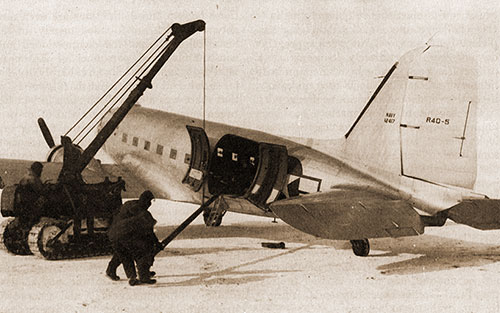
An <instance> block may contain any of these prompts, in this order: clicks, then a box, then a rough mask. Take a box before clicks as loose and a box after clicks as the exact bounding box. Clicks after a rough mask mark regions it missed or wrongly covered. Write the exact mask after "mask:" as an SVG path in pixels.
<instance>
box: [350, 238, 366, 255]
mask: <svg viewBox="0 0 500 313" xmlns="http://www.w3.org/2000/svg"><path fill="white" fill-rule="evenodd" d="M351 246H352V251H353V252H354V254H355V255H357V256H367V255H368V254H369V253H370V242H369V241H368V239H361V240H351Z"/></svg>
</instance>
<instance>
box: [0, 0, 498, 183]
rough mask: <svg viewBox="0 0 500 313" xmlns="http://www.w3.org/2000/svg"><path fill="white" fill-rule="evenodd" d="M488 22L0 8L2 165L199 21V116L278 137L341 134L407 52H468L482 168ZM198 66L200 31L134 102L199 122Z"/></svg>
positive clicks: (294, 5) (126, 5)
mask: <svg viewBox="0 0 500 313" xmlns="http://www.w3.org/2000/svg"><path fill="white" fill-rule="evenodd" d="M499 13H500V8H499V4H497V2H496V1H480V2H478V1H460V2H458V1H435V0H432V1H427V0H426V1H311V0H309V1H120V2H118V1H116V2H112V1H73V2H71V1H33V2H27V1H23V2H19V3H18V2H7V1H3V2H2V4H1V7H0V16H1V18H0V29H1V36H0V48H1V59H0V75H1V78H2V79H1V83H0V84H1V85H0V91H1V97H0V99H1V100H0V114H1V115H0V121H1V122H2V134H1V139H0V140H1V141H0V148H1V150H0V151H1V157H16V158H27V159H41V158H43V157H44V155H45V153H46V151H47V150H46V147H45V143H44V141H43V139H42V137H41V134H40V131H39V130H38V126H37V124H36V119H37V117H39V116H43V117H44V118H45V120H46V121H47V124H48V125H49V127H50V129H51V130H52V132H53V134H54V137H56V138H58V136H60V135H61V134H64V133H65V132H66V130H67V129H68V128H69V127H70V126H71V125H72V124H73V123H74V122H75V121H76V120H77V119H78V117H79V116H80V115H81V114H83V113H84V112H85V111H86V110H87V108H89V107H90V106H91V105H92V104H93V103H94V102H95V101H96V100H97V99H98V98H99V96H100V95H101V94H102V93H104V91H106V89H107V88H108V87H109V86H110V85H111V84H112V83H113V82H114V81H115V80H116V78H118V77H119V76H120V75H121V74H122V73H123V72H124V71H125V70H126V69H127V68H128V66H129V65H130V64H131V63H132V62H134V61H135V59H136V58H137V57H138V56H139V55H140V54H141V53H142V51H144V50H145V49H146V48H147V47H148V46H149V44H150V43H151V42H152V41H153V40H154V39H156V38H157V36H158V35H159V34H160V33H161V32H163V31H164V30H165V29H166V28H168V27H169V26H170V25H171V24H172V23H174V22H179V23H184V22H188V21H191V20H196V19H203V20H205V21H206V22H207V31H206V60H207V66H206V81H207V85H206V95H207V97H206V105H207V118H208V119H211V120H216V121H221V122H226V123H230V124H237V125H240V126H244V127H250V128H256V129H262V130H265V131H268V132H273V133H277V134H284V135H289V136H305V137H319V138H334V137H339V136H341V135H342V134H343V133H344V132H345V131H346V130H347V129H348V127H349V126H350V124H351V123H352V122H353V120H354V119H355V118H356V116H357V114H358V113H359V112H360V110H361V109H362V108H363V106H364V105H365V103H366V101H367V100H368V98H369V97H370V95H371V93H372V92H373V90H374V89H375V87H376V86H377V84H378V83H379V79H377V78H376V77H377V76H379V75H384V74H385V73H386V72H387V70H388V69H389V68H390V66H391V65H392V64H393V63H394V62H395V61H396V60H397V59H398V58H399V57H400V56H401V55H402V54H404V53H405V52H406V51H408V50H410V49H412V48H414V47H417V46H421V45H422V44H424V43H425V42H427V41H429V40H430V43H431V44H441V45H446V46H449V47H453V48H454V49H458V50H465V51H467V52H468V53H470V54H471V55H473V56H474V57H476V59H477V61H478V64H479V75H480V77H479V102H480V103H479V112H478V113H479V114H478V136H479V140H478V151H479V153H480V155H479V157H480V162H481V164H483V165H482V166H483V167H484V166H493V165H492V164H493V163H492V162H497V161H496V159H497V156H498V155H499V154H500V142H499V140H498V138H499V135H500V126H499V122H498V121H500V110H498V109H497V99H498V95H499V79H498V78H499V75H498V74H499V64H498V61H499V60H498V58H499V56H500V54H499V45H498V41H499V39H498V38H499V35H500V33H499V27H500V26H499V23H498V20H499V17H500V14H499ZM202 61H203V34H201V33H199V34H196V35H195V36H193V37H191V38H189V39H188V40H187V41H186V42H184V43H183V44H182V46H181V47H180V48H179V49H178V50H177V51H176V52H175V54H174V56H173V57H172V58H171V60H170V61H169V62H168V63H167V65H166V66H165V68H164V69H163V70H162V72H161V73H160V74H159V75H158V77H157V78H155V80H154V81H153V86H154V89H153V90H150V91H147V92H146V95H145V96H144V97H143V98H142V99H141V100H140V103H141V104H142V105H144V106H148V107H152V108H157V109H162V110H168V111H172V112H176V113H181V114H190V115H194V116H196V117H201V112H202V95H203V91H202V86H203V84H202V83H203V63H202ZM484 164H486V165H484ZM496 165H497V163H495V166H493V167H492V168H494V169H496V168H498V167H496ZM499 165H500V163H499ZM496 177H500V175H496V176H495V181H496V180H498V181H500V179H496Z"/></svg>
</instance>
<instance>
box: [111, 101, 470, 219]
mask: <svg viewBox="0 0 500 313" xmlns="http://www.w3.org/2000/svg"><path fill="white" fill-rule="evenodd" d="M186 125H191V126H196V127H202V125H203V123H202V121H201V120H199V119H195V118H191V117H188V116H182V115H178V114H174V113H168V112H164V111H159V110H153V109H148V108H144V107H141V106H137V107H135V108H133V109H132V110H131V111H130V113H129V114H128V116H127V117H126V118H125V119H124V120H123V122H122V123H121V124H120V126H119V127H118V128H117V129H116V130H115V132H114V134H113V135H112V136H111V137H110V138H109V139H108V141H107V142H106V144H105V146H104V148H105V151H106V152H107V153H108V154H109V155H110V156H111V157H112V158H113V159H114V160H115V161H116V163H117V164H118V165H120V166H123V167H125V168H126V169H127V170H129V171H130V172H132V173H133V174H134V175H135V176H136V177H137V178H139V179H141V180H142V181H143V182H144V183H145V184H146V185H147V186H150V187H151V189H152V190H153V192H155V194H157V196H158V197H159V198H165V199H169V200H174V201H181V202H190V203H201V199H202V191H198V192H194V191H193V190H192V189H190V188H189V186H188V185H185V184H182V180H183V178H184V177H185V175H186V172H187V171H188V169H189V161H190V153H191V141H190V137H189V134H188V132H187V130H186ZM205 131H206V133H207V136H208V138H209V141H210V147H211V150H213V149H214V146H215V144H216V143H217V142H218V141H219V139H220V138H221V137H223V136H224V135H226V134H233V135H237V136H241V137H244V138H248V139H251V140H254V141H257V142H267V143H273V144H277V145H283V146H286V148H287V150H288V155H289V156H292V157H295V158H297V159H298V160H300V162H301V164H302V168H303V174H304V175H307V176H310V177H315V178H319V179H321V187H320V191H328V190H331V189H333V188H338V187H346V186H347V187H349V188H359V189H366V190H371V191H376V192H377V193H381V194H384V195H386V196H388V197H390V198H393V199H404V200H408V201H409V202H410V203H411V204H413V205H414V206H415V207H417V208H419V209H421V210H423V211H426V212H429V213H434V212H437V211H439V210H443V209H446V208H448V207H450V206H451V205H454V204H456V203H457V202H459V201H461V200H462V199H463V198H471V197H474V195H475V194H474V193H473V192H471V191H470V190H465V189H459V188H453V187H447V186H440V185H436V184H432V183H427V182H423V181H418V180H414V179H410V178H407V177H402V176H400V175H395V174H391V173H387V172H384V171H383V170H380V169H376V168H366V167H363V166H361V165H360V164H357V162H356V160H349V159H346V158H343V157H342V151H343V147H342V146H340V147H332V146H324V145H323V146H319V145H318V146H317V145H315V143H314V141H310V142H308V145H307V146H306V145H303V144H299V143H296V142H294V141H291V140H288V139H284V138H282V137H278V136H275V135H271V134H268V133H264V132H261V131H256V130H251V129H244V128H239V127H235V126H229V125H224V124H220V123H215V122H209V121H207V122H206V123H205ZM340 144H342V142H340ZM375 177H376V178H375ZM229 209H231V208H229ZM237 211H238V212H240V213H242V212H241V208H239V209H238V210H237ZM260 211H261V210H249V211H248V212H247V213H248V214H258V212H260ZM256 212H257V213H256ZM262 215H268V214H266V213H265V212H264V211H262Z"/></svg>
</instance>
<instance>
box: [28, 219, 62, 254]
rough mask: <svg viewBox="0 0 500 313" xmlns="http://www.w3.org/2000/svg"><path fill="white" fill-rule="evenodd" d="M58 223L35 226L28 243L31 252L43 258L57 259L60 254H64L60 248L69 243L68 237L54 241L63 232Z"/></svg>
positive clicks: (44, 223) (41, 223) (42, 223)
mask: <svg viewBox="0 0 500 313" xmlns="http://www.w3.org/2000/svg"><path fill="white" fill-rule="evenodd" d="M58 224H59V223H57V221H43V222H40V223H38V224H35V225H34V226H33V227H32V228H31V231H30V234H29V237H28V243H29V247H30V250H31V252H32V253H33V254H34V255H36V256H38V257H41V258H45V259H49V260H51V259H57V258H59V253H62V252H63V251H62V249H60V247H61V246H62V244H65V243H68V241H69V240H68V235H67V234H62V235H61V236H59V237H58V238H57V241H55V242H54V240H53V239H55V238H56V236H58V235H59V233H60V232H61V229H62V228H61V227H59V226H58Z"/></svg>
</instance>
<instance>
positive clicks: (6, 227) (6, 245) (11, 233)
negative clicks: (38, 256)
mask: <svg viewBox="0 0 500 313" xmlns="http://www.w3.org/2000/svg"><path fill="white" fill-rule="evenodd" d="M28 231H29V226H28V225H25V224H23V223H21V221H19V220H16V219H15V218H9V219H6V220H4V221H2V223H0V248H1V249H6V250H7V251H9V252H10V253H13V254H19V255H29V254H31V252H30V249H29V247H28Z"/></svg>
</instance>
